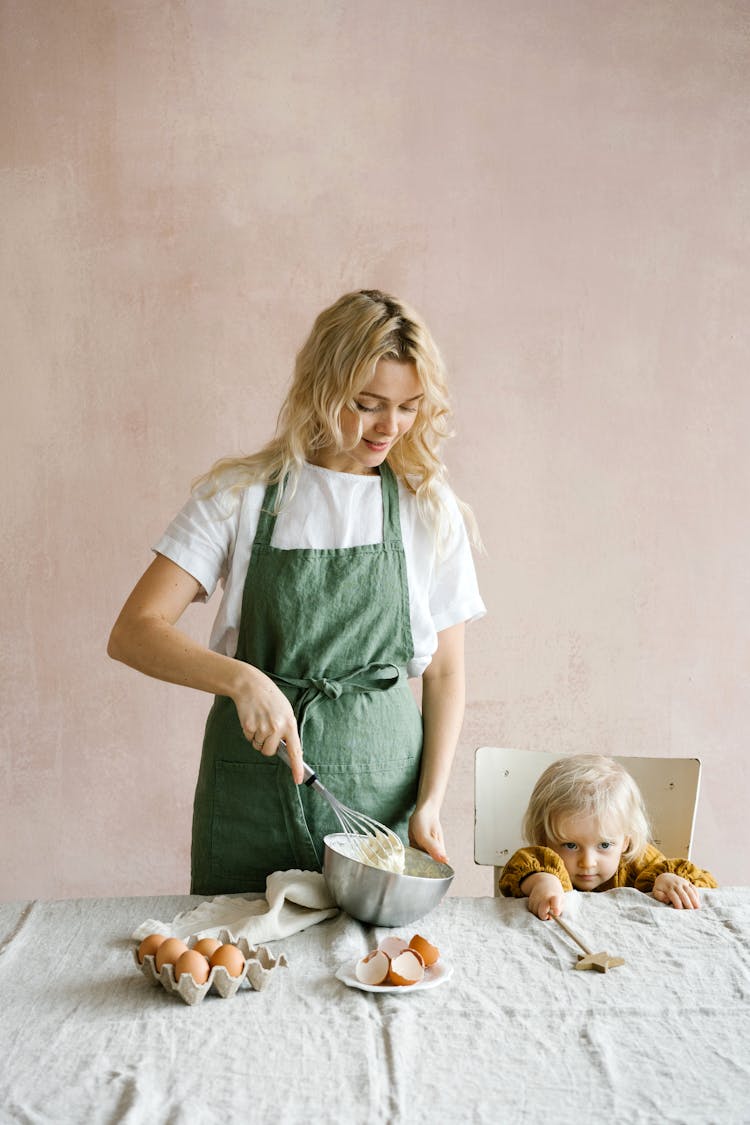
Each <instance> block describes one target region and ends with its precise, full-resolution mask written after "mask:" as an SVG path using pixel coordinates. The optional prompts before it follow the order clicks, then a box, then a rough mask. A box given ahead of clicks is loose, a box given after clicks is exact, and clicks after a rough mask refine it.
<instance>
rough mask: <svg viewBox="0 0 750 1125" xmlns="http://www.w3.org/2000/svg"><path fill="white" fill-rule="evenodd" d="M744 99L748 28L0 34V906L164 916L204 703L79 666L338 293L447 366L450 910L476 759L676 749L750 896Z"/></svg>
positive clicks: (73, 10)
mask: <svg viewBox="0 0 750 1125" xmlns="http://www.w3.org/2000/svg"><path fill="white" fill-rule="evenodd" d="M749 95H750V67H749V65H748V16H747V5H746V4H745V3H742V2H738V0H735V2H732V0H725V2H720V0H671V2H670V0H630V2H628V3H627V4H622V3H617V2H614V0H613V2H604V3H602V2H599V0H546V2H542V0H484V2H482V0H464V2H463V3H462V4H456V3H454V2H453V0H432V2H431V3H429V4H404V3H402V2H395V0H383V2H381V3H379V4H370V3H364V2H358V0H354V2H347V3H338V2H332V0H274V2H271V0H263V2H260V0H259V2H249V0H248V2H245V0H172V2H166V0H164V2H159V0H130V2H128V3H121V2H119V0H66V2H65V3H61V4H58V3H50V2H44V0H4V3H2V5H1V6H0V99H1V100H0V105H1V107H2V121H1V124H2V139H1V145H2V148H1V161H0V209H1V211H0V213H1V214H2V240H1V244H0V255H1V258H0V261H1V262H2V270H1V271H0V277H1V280H0V284H1V285H2V287H3V296H2V301H1V302H0V318H1V320H2V324H1V331H2V353H3V376H2V378H3V392H4V393H3V407H2V429H3V434H2V455H3V479H4V482H5V489H4V500H3V519H2V524H1V525H0V544H1V549H2V573H3V576H4V582H5V596H4V605H5V612H4V614H3V628H2V686H3V693H2V725H1V727H0V730H1V731H2V739H3V753H2V808H0V823H2V837H3V840H2V865H1V869H2V875H1V876H0V897H2V898H6V899H8V898H30V897H65V896H77V895H84V896H85V895H100V894H140V893H159V892H179V891H183V890H186V889H187V883H188V850H189V823H190V808H191V800H192V790H193V783H194V779H195V775H196V771H197V766H198V755H199V749H200V738H201V729H202V723H203V718H204V715H205V713H206V710H207V707H208V705H209V700H208V698H207V697H205V696H200V695H198V694H191V693H190V692H187V691H183V690H180V689H178V688H175V687H171V686H168V685H164V684H160V683H158V682H155V681H149V680H147V679H145V678H144V677H140V676H138V675H137V674H136V673H134V672H131V671H130V670H128V669H126V668H124V667H123V666H122V665H117V664H115V663H113V662H110V661H109V660H108V659H107V657H106V656H105V645H106V640H107V635H108V632H109V629H110V626H111V624H112V622H113V620H114V618H115V616H116V614H117V611H118V609H119V607H120V605H121V603H122V601H123V600H124V598H125V596H126V594H127V592H128V590H129V589H130V587H131V586H132V584H133V583H134V581H135V579H136V577H137V576H138V574H139V573H140V572H141V571H142V569H143V568H144V567H145V566H146V564H147V563H148V561H149V557H150V555H149V547H150V544H151V543H152V542H153V541H154V540H155V539H156V538H157V536H158V535H159V533H160V531H161V530H162V528H163V527H164V525H165V524H166V523H167V521H168V520H169V519H170V518H171V516H172V514H173V512H174V511H175V510H176V509H177V507H178V506H179V505H180V504H181V503H182V501H183V500H184V498H185V497H186V495H187V490H188V486H189V482H190V480H191V479H192V478H193V476H195V475H196V474H197V473H198V472H200V471H202V470H203V469H204V468H206V467H207V466H208V465H209V464H210V463H211V462H212V461H213V460H214V459H215V458H216V457H218V456H220V455H222V454H225V453H230V452H231V453H235V452H240V451H243V450H249V449H251V448H253V447H255V446H257V445H258V444H259V443H260V442H261V441H262V440H263V439H265V437H267V436H268V434H269V432H270V430H271V428H272V425H273V423H274V420H275V416H276V410H277V407H278V405H279V403H280V401H281V397H282V393H283V388H284V385H285V382H286V379H287V377H288V373H289V371H290V368H291V362H292V357H293V354H294V352H295V350H296V348H297V347H298V346H299V344H300V343H301V341H302V339H303V337H304V335H305V334H306V332H307V330H308V328H309V325H310V323H311V321H312V318H313V317H314V315H315V314H316V313H317V312H318V311H319V309H320V308H322V307H323V306H324V305H325V304H327V303H329V302H330V301H332V300H333V299H334V298H335V297H337V296H338V295H339V294H340V293H341V292H343V291H345V290H347V289H350V288H354V287H362V286H380V287H383V288H387V289H391V290H393V291H395V292H397V293H399V294H401V295H403V296H404V297H405V298H406V299H408V300H409V301H411V302H412V303H413V304H415V305H416V306H417V307H418V308H419V309H420V310H421V311H422V312H423V313H424V314H425V316H426V318H427V319H428V322H429V323H430V324H431V326H432V328H433V331H434V333H435V335H436V337H437V338H438V340H439V342H440V344H441V345H442V348H443V351H444V353H445V356H446V358H447V361H448V363H449V365H450V368H451V370H452V372H453V385H454V391H455V402H456V413H457V416H456V428H457V437H456V439H455V441H454V442H453V443H452V444H451V446H450V447H449V451H448V454H447V456H448V461H449V465H450V468H451V472H452V478H453V481H454V484H455V487H456V489H457V491H458V492H459V493H460V494H461V495H463V496H464V497H465V498H466V499H468V500H469V501H470V502H471V503H472V504H473V506H474V508H475V510H476V513H477V515H478V517H479V520H480V522H481V526H482V529H483V534H484V538H485V541H486V545H487V551H488V553H487V556H486V557H485V558H482V559H480V560H479V564H478V565H479V570H480V577H481V585H482V590H483V593H484V596H485V599H486V602H487V604H488V608H489V611H490V613H489V616H488V617H487V618H486V619H485V620H484V621H483V622H482V623H480V624H478V625H476V626H474V627H472V628H471V629H470V631H469V639H468V666H469V688H468V691H469V706H468V711H467V717H466V723H465V727H464V732H463V736H462V741H461V746H460V749H459V756H458V761H457V764H456V770H455V775H454V784H453V788H452V791H451V795H450V797H449V800H448V805H447V809H446V818H445V819H446V827H447V832H448V838H449V843H450V851H451V854H452V857H453V858H454V861H455V863H456V866H457V869H458V879H457V881H456V887H455V889H456V890H457V891H458V892H459V893H489V892H490V879H489V874H488V872H487V871H485V870H483V869H482V870H480V869H475V868H474V866H473V862H472V808H473V793H472V752H473V749H474V747H475V746H477V745H480V744H483V743H484V744H495V745H514V746H526V747H533V748H549V749H551V750H556V751H557V750H573V749H580V750H586V751H593V750H602V751H605V752H611V753H617V754H628V753H633V754H638V753H649V754H650V753H654V754H657V753H658V754H664V755H688V756H698V757H701V758H702V759H703V763H704V782H703V792H702V800H701V805H700V810H699V819H698V829H697V835H696V842H695V849H694V856H695V858H696V859H697V860H698V861H699V862H701V863H702V864H704V865H706V866H708V867H710V868H712V869H713V870H714V872H715V873H716V875H717V877H718V878H719V879H720V880H721V881H722V882H726V883H731V882H734V883H740V882H741V883H747V882H748V881H750V872H749V870H748V860H747V847H746V846H745V827H746V820H747V814H746V807H747V800H748V795H749V791H750V786H749V785H748V766H747V754H746V741H747V734H748V731H749V730H750V692H748V689H747V683H748V663H749V658H750V646H749V643H748V636H749V635H750V629H749V626H750V619H749V618H750V614H749V612H748V604H749V603H748V573H750V531H749V530H748V526H749V525H748V518H747V513H748V510H750V477H749V475H748V459H747V448H748V444H747V443H748V437H747V435H748V421H749V415H748V411H749V408H750V382H749V381H748V330H747V309H748V307H750V285H749V284H748V242H747V232H748V229H750V226H749V224H750V214H749V213H748V194H747V182H748V180H747V176H748V173H749V172H750V167H749V165H750V153H749V151H748V133H747V113H746V109H747V100H748V96H749ZM214 609H215V603H214V604H213V605H210V606H209V607H208V609H197V608H196V609H194V610H191V611H190V614H189V619H188V626H189V628H190V629H191V630H193V631H194V632H195V635H197V636H200V637H202V638H206V637H207V636H208V632H209V627H210V620H211V617H212V611H213V610H214Z"/></svg>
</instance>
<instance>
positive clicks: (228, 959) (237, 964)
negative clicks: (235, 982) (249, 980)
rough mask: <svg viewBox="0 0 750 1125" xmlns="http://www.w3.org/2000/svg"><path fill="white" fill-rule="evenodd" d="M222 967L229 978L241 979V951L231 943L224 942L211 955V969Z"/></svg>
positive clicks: (243, 962) (242, 965) (243, 961)
mask: <svg viewBox="0 0 750 1125" xmlns="http://www.w3.org/2000/svg"><path fill="white" fill-rule="evenodd" d="M217 965H223V966H224V968H225V969H226V971H227V972H228V973H229V975H230V977H241V976H242V973H243V971H244V968H245V958H244V957H243V956H242V950H241V949H238V948H237V946H236V945H232V944H231V942H225V943H224V945H220V946H219V948H218V949H217V950H216V951H215V952H214V953H213V954H212V955H211V968H212V969H213V968H214V967H215V966H217Z"/></svg>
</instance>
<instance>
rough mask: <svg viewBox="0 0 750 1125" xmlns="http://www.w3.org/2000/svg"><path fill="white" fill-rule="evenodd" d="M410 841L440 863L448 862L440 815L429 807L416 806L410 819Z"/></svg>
mask: <svg viewBox="0 0 750 1125" xmlns="http://www.w3.org/2000/svg"><path fill="white" fill-rule="evenodd" d="M409 843H410V844H411V846H412V847H413V848H419V850H420V851H422V852H427V854H428V855H429V856H432V858H433V859H434V860H437V862H438V863H448V856H447V855H446V854H445V842H444V840H443V829H442V827H441V825H440V817H439V816H438V814H437V813H436V812H434V811H433V810H431V809H430V808H428V807H422V808H419V807H418V808H416V809H415V810H414V812H413V813H412V815H411V817H410V819H409Z"/></svg>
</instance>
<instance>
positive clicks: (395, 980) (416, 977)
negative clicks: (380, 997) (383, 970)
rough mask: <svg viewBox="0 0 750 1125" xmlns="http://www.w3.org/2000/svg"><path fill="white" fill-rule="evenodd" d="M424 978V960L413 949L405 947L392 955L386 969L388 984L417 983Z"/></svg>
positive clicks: (405, 984) (406, 984)
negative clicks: (401, 951)
mask: <svg viewBox="0 0 750 1125" xmlns="http://www.w3.org/2000/svg"><path fill="white" fill-rule="evenodd" d="M423 978H424V962H423V960H422V958H421V957H420V956H419V954H418V953H417V952H416V950H414V949H405V950H404V952H403V953H399V955H398V957H394V959H393V960H392V961H391V967H390V969H389V970H388V981H389V982H390V984H401V985H404V986H408V985H410V984H419V982H420V981H421V980H422V979H423Z"/></svg>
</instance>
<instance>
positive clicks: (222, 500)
mask: <svg viewBox="0 0 750 1125" xmlns="http://www.w3.org/2000/svg"><path fill="white" fill-rule="evenodd" d="M238 520H239V501H238V499H237V497H236V494H234V493H232V492H230V491H229V490H224V491H221V492H217V493H216V494H215V495H213V496H211V497H209V498H208V499H198V498H197V497H195V496H192V497H191V498H190V499H189V500H188V502H187V503H186V504H185V505H184V507H183V508H181V509H180V511H179V512H178V513H177V515H176V516H175V517H174V519H173V520H172V522H171V523H170V524H169V526H168V527H167V529H166V531H165V532H164V534H163V535H162V537H161V539H159V541H158V542H157V543H156V544H155V545H154V547H153V550H154V552H155V553H157V554H160V555H164V556H165V557H166V558H168V559H171V561H172V562H174V563H176V564H177V566H179V567H182V569H183V570H186V571H187V573H188V574H191V575H192V576H193V578H195V579H196V581H198V582H200V584H201V586H202V587H203V590H204V591H205V595H201V596H200V597H199V598H198V599H196V600H200V601H205V600H206V599H207V598H210V597H211V595H212V594H213V592H214V590H215V589H216V586H217V583H218V582H219V581H224V580H225V579H226V576H227V573H228V569H229V566H230V563H231V557H232V553H233V549H234V543H235V540H236V536H237V526H238Z"/></svg>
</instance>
